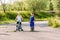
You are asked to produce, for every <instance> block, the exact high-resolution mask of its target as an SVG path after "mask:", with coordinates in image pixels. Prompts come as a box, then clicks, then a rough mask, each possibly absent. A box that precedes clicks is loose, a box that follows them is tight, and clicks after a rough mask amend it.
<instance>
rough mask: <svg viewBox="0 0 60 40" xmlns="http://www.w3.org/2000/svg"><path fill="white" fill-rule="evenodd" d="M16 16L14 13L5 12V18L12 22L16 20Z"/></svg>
mask: <svg viewBox="0 0 60 40" xmlns="http://www.w3.org/2000/svg"><path fill="white" fill-rule="evenodd" d="M16 16H17V13H16V12H6V17H7V18H8V19H12V20H14V19H15V18H16Z"/></svg>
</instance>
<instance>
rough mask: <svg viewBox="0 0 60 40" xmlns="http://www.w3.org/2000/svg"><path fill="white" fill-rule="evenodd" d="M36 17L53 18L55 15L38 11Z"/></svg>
mask: <svg viewBox="0 0 60 40" xmlns="http://www.w3.org/2000/svg"><path fill="white" fill-rule="evenodd" d="M35 16H36V17H37V18H48V17H51V16H52V17H53V16H54V15H53V14H51V13H48V12H41V11H36V14H35Z"/></svg>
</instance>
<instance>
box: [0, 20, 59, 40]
mask: <svg viewBox="0 0 60 40" xmlns="http://www.w3.org/2000/svg"><path fill="white" fill-rule="evenodd" d="M15 26H16V25H15V24H4V25H0V40H60V29H59V28H55V29H54V28H50V27H49V26H48V22H47V21H39V22H35V32H30V27H29V23H28V22H23V23H22V27H23V29H24V32H13V31H14V30H15V29H16V27H15Z"/></svg>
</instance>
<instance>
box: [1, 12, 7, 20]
mask: <svg viewBox="0 0 60 40" xmlns="http://www.w3.org/2000/svg"><path fill="white" fill-rule="evenodd" d="M3 20H7V18H6V15H5V13H3V12H2V13H0V21H3Z"/></svg>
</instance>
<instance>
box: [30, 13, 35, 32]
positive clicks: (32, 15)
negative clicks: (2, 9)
mask: <svg viewBox="0 0 60 40" xmlns="http://www.w3.org/2000/svg"><path fill="white" fill-rule="evenodd" d="M30 27H31V31H34V13H31V17H30Z"/></svg>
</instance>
